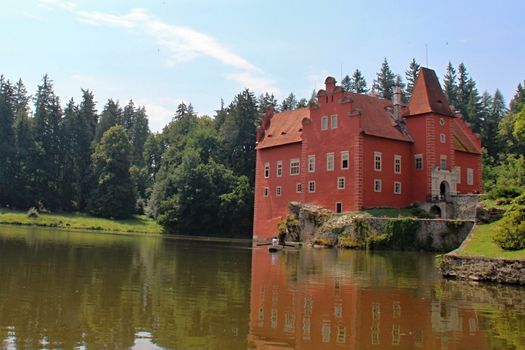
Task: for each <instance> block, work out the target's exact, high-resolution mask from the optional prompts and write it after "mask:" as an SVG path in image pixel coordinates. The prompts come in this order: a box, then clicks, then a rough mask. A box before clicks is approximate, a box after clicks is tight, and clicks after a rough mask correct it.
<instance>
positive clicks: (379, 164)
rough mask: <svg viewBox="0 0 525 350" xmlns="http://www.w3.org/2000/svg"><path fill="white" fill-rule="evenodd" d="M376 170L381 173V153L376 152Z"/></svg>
mask: <svg viewBox="0 0 525 350" xmlns="http://www.w3.org/2000/svg"><path fill="white" fill-rule="evenodd" d="M374 170H375V171H381V152H374Z"/></svg>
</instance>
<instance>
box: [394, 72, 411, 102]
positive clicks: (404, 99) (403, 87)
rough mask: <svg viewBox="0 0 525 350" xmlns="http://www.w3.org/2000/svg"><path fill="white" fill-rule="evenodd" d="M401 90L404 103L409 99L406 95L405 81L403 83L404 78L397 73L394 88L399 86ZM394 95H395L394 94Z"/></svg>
mask: <svg viewBox="0 0 525 350" xmlns="http://www.w3.org/2000/svg"><path fill="white" fill-rule="evenodd" d="M398 87H399V89H400V90H401V101H402V102H403V103H406V102H407V101H408V99H407V97H406V95H405V83H403V80H402V79H401V76H400V75H399V74H398V75H396V83H395V85H394V89H396V88H398ZM392 97H393V95H392Z"/></svg>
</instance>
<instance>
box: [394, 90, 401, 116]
mask: <svg viewBox="0 0 525 350" xmlns="http://www.w3.org/2000/svg"><path fill="white" fill-rule="evenodd" d="M401 97H402V92H401V87H400V86H395V87H394V96H393V98H392V103H393V105H394V119H395V120H396V121H399V120H400V119H401Z"/></svg>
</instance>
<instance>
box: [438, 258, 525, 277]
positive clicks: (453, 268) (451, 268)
mask: <svg viewBox="0 0 525 350" xmlns="http://www.w3.org/2000/svg"><path fill="white" fill-rule="evenodd" d="M440 269H441V273H442V274H443V276H445V277H452V278H458V279H465V280H472V281H490V282H497V283H505V284H517V285H525V259H499V258H487V257H483V256H467V255H457V254H456V253H453V252H452V253H448V254H446V255H444V256H443V258H442V260H441V264H440Z"/></svg>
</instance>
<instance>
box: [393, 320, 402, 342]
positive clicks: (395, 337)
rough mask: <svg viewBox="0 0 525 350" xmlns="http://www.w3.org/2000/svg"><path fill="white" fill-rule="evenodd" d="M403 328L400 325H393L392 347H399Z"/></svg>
mask: <svg viewBox="0 0 525 350" xmlns="http://www.w3.org/2000/svg"><path fill="white" fill-rule="evenodd" d="M400 329H401V327H400V326H399V325H398V324H393V325H392V345H399V342H400V339H401V337H400V335H401V331H400Z"/></svg>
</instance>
